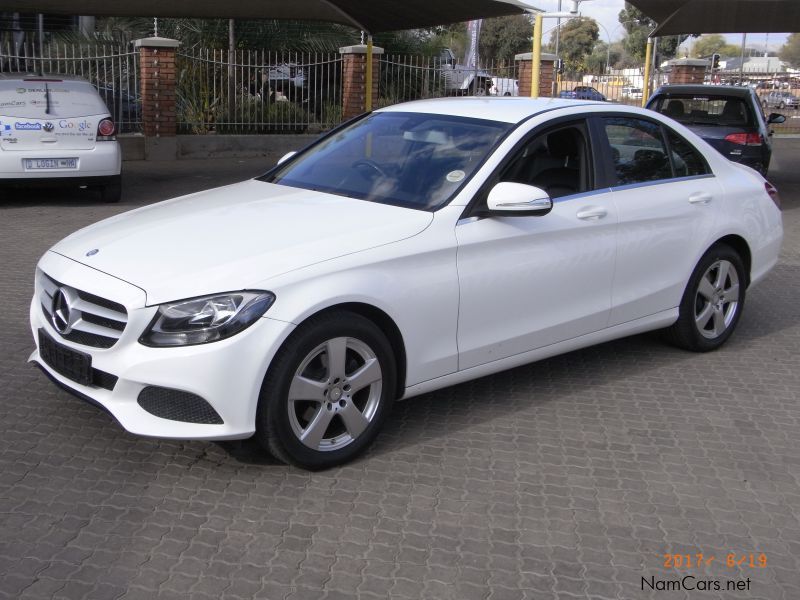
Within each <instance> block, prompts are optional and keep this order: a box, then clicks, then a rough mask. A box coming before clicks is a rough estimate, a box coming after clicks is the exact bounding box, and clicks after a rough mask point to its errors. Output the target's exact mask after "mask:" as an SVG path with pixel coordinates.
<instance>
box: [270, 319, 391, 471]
mask: <svg viewBox="0 0 800 600" xmlns="http://www.w3.org/2000/svg"><path fill="white" fill-rule="evenodd" d="M396 371H397V369H396V366H395V358H394V353H393V352H392V346H391V344H390V343H389V341H388V340H387V339H386V336H385V335H384V334H383V332H382V331H381V330H380V328H379V327H378V326H377V325H375V324H374V323H373V322H372V321H370V320H368V319H366V318H365V317H362V316H361V315H357V314H355V313H351V312H347V311H339V310H337V311H331V312H327V313H323V314H321V315H319V316H316V317H312V318H311V319H309V320H308V321H306V322H305V323H303V324H302V325H300V327H298V328H297V329H296V330H295V331H294V332H293V333H292V335H291V336H289V339H288V340H287V341H286V343H285V344H284V345H283V347H282V348H281V349H280V350H279V351H278V353H277V354H276V356H275V358H274V359H273V361H272V364H271V365H270V367H269V370H268V372H267V375H266V377H265V378H264V383H263V384H262V386H261V394H260V397H259V401H258V411H257V415H256V436H255V437H256V440H257V441H258V443H259V444H261V446H262V447H263V448H265V449H266V450H268V451H269V452H270V453H271V454H272V455H273V456H274V457H275V458H277V459H279V460H281V461H283V462H286V463H289V464H292V465H295V466H298V467H301V468H304V469H310V470H319V469H328V468H331V467H335V466H337V465H340V464H342V463H345V462H348V461H350V460H352V459H353V458H355V457H356V456H358V455H359V454H361V453H362V452H363V451H364V450H366V448H367V447H368V446H369V445H370V444H371V443H372V441H373V440H374V439H375V437H376V436H377V435H378V432H379V430H380V428H381V426H382V425H383V423H384V421H385V420H386V417H387V415H388V414H389V412H390V410H391V407H392V403H393V401H394V398H395V392H396Z"/></svg>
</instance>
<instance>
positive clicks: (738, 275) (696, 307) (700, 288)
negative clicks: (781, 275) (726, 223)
mask: <svg viewBox="0 0 800 600" xmlns="http://www.w3.org/2000/svg"><path fill="white" fill-rule="evenodd" d="M746 284H747V279H746V272H745V268H744V264H743V263H742V259H741V257H740V256H739V255H738V254H737V253H736V251H735V250H733V248H731V247H730V246H727V245H725V244H717V245H715V246H713V247H712V248H711V249H710V250H709V251H708V252H706V253H705V254H704V255H703V257H702V258H701V259H700V262H699V263H698V264H697V267H695V270H694V272H693V273H692V276H691V278H690V279H689V284H688V285H687V286H686V291H685V292H684V294H683V299H682V300H681V305H680V309H679V311H680V316H679V317H678V320H677V322H676V323H675V324H674V325H672V327H670V328H669V329H667V331H666V333H667V337H668V339H669V340H670V341H671V342H672V343H673V344H675V345H676V346H678V347H680V348H684V349H685V350H691V351H692V352H709V351H711V350H716V349H717V348H719V347H720V346H722V344H724V343H725V342H726V341H727V340H728V338H729V337H730V336H731V335H732V334H733V331H734V330H735V329H736V325H737V324H738V323H739V318H740V317H741V314H742V310H743V309H744V300H745V292H746Z"/></svg>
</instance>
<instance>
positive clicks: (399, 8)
mask: <svg viewBox="0 0 800 600" xmlns="http://www.w3.org/2000/svg"><path fill="white" fill-rule="evenodd" d="M523 7H526V4H524V3H523V2H521V1H520V0H370V1H369V2H364V1H363V0H228V1H227V2H221V1H220V0H136V1H134V2H120V1H114V0H71V1H69V2H65V1H63V0H33V1H31V0H27V1H26V0H0V11H9V12H26V13H45V14H68V15H75V14H80V15H94V16H98V17H99V16H117V17H192V18H226V19H290V20H312V21H328V22H333V23H341V24H344V25H351V26H353V27H356V28H357V29H362V30H364V31H368V32H370V33H378V32H381V31H395V30H400V29H415V28H419V27H431V26H434V25H444V24H447V23H458V22H460V21H469V20H472V19H478V18H482V17H499V16H503V15H511V14H520V13H522V12H523Z"/></svg>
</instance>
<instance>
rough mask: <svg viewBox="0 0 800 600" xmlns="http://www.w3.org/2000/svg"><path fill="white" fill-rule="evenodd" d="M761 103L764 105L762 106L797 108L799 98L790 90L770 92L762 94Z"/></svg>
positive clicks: (799, 101) (799, 102)
mask: <svg viewBox="0 0 800 600" xmlns="http://www.w3.org/2000/svg"><path fill="white" fill-rule="evenodd" d="M761 103H762V104H763V105H764V108H777V109H780V110H783V109H785V108H797V107H798V106H800V98H798V97H797V96H795V95H794V94H792V92H770V93H769V94H767V95H766V96H764V98H763V99H762V101H761Z"/></svg>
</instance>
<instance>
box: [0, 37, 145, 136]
mask: <svg viewBox="0 0 800 600" xmlns="http://www.w3.org/2000/svg"><path fill="white" fill-rule="evenodd" d="M40 52H41V53H40ZM0 72H3V73H20V74H31V75H35V74H42V73H44V74H48V75H53V74H58V75H71V76H77V77H82V78H83V79H86V80H87V81H89V82H90V83H91V84H92V85H94V86H95V87H96V88H97V91H98V92H99V93H100V96H102V98H103V100H104V101H105V103H106V106H108V110H109V112H110V113H111V115H112V117H113V118H114V121H115V123H116V124H117V131H119V132H121V133H129V132H138V131H140V130H141V127H142V117H141V103H140V101H139V53H138V52H137V51H136V50H133V49H131V50H126V49H125V48H124V47H121V46H115V45H103V44H99V45H94V44H93V45H86V44H48V45H47V46H45V47H44V48H43V49H42V51H40V49H39V48H35V47H34V46H33V45H32V44H31V45H28V44H25V45H20V46H16V47H15V46H12V45H11V44H10V43H7V44H4V45H2V46H0Z"/></svg>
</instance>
